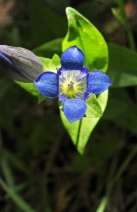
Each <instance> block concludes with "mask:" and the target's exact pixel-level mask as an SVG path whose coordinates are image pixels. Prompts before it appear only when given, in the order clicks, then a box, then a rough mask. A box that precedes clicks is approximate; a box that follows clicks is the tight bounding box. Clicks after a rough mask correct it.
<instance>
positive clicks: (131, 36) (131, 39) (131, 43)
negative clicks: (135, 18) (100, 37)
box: [117, 0, 136, 51]
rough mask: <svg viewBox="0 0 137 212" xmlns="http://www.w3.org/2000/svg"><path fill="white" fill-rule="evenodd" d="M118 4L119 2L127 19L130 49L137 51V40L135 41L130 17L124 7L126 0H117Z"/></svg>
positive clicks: (123, 15) (125, 19)
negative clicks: (129, 20)
mask: <svg viewBox="0 0 137 212" xmlns="http://www.w3.org/2000/svg"><path fill="white" fill-rule="evenodd" d="M117 4H118V6H119V8H120V10H121V14H122V17H123V19H124V21H125V27H126V30H127V35H128V40H129V45H130V49H132V50H133V51H136V45H135V41H134V38H133V34H132V31H131V28H130V24H129V22H128V18H127V15H126V12H125V8H124V2H123V0H117Z"/></svg>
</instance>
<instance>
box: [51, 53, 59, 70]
mask: <svg viewBox="0 0 137 212" xmlns="http://www.w3.org/2000/svg"><path fill="white" fill-rule="evenodd" d="M59 67H60V58H59V56H58V55H57V54H55V55H54V56H53V57H52V59H51V61H50V63H49V70H50V71H55V72H57V68H59Z"/></svg>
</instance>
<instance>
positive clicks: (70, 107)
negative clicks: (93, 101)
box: [63, 99, 87, 122]
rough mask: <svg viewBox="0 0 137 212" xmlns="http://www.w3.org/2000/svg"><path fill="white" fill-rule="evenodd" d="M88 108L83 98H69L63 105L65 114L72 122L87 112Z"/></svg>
mask: <svg viewBox="0 0 137 212" xmlns="http://www.w3.org/2000/svg"><path fill="white" fill-rule="evenodd" d="M86 108H87V106H86V103H85V101H84V100H82V99H67V100H66V101H65V103H64V106H63V110H64V114H65V116H66V118H67V119H68V120H69V121H70V122H74V121H77V120H79V119H81V118H82V117H83V116H84V114H85V112H86Z"/></svg>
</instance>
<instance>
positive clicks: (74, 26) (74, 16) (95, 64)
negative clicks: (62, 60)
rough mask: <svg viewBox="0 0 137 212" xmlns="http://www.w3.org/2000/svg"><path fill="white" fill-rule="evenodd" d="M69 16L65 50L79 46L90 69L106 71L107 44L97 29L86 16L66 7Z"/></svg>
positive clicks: (64, 44)
mask: <svg viewBox="0 0 137 212" xmlns="http://www.w3.org/2000/svg"><path fill="white" fill-rule="evenodd" d="M66 13H67V18H68V33H67V35H66V37H65V39H64V40H63V51H64V50H65V49H67V48H68V47H70V46H73V45H76V46H78V47H79V48H80V49H81V50H82V51H83V52H84V55H85V65H86V66H88V68H89V71H93V70H102V71H104V72H105V71H106V70H107V67H108V49H107V44H106V42H105V40H104V38H103V36H102V35H101V33H100V32H99V31H98V30H97V29H96V27H95V26H94V25H93V24H92V23H90V22H89V21H88V20H87V19H86V18H85V17H84V16H82V15H81V14H80V13H78V12H77V11H76V10H74V9H72V8H70V7H68V8H67V9H66Z"/></svg>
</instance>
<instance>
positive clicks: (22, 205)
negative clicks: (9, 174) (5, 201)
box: [0, 178, 36, 212]
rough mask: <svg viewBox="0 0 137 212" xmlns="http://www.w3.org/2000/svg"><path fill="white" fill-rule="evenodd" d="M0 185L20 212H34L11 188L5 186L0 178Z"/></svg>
mask: <svg viewBox="0 0 137 212" xmlns="http://www.w3.org/2000/svg"><path fill="white" fill-rule="evenodd" d="M0 185H1V187H2V188H3V189H4V191H5V192H6V193H7V194H8V195H9V196H10V198H11V199H12V200H13V201H14V202H15V203H16V205H18V207H19V208H20V209H21V210H22V211H24V212H36V211H35V210H33V209H32V208H31V206H30V205H28V204H27V203H26V202H25V201H24V200H23V199H22V198H21V197H20V196H19V195H18V194H17V193H16V192H15V191H14V190H13V189H12V188H10V187H9V186H7V185H6V183H5V182H4V181H3V180H2V179H1V178H0Z"/></svg>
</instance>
